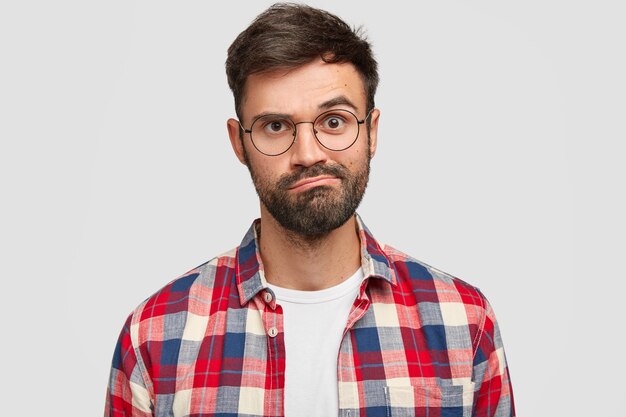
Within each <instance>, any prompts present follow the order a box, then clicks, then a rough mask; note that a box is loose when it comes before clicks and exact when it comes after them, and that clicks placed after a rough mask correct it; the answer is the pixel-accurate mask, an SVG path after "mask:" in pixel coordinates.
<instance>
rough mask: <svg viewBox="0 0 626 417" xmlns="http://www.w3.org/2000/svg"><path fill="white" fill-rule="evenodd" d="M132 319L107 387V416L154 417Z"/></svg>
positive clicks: (123, 334) (122, 335)
mask: <svg viewBox="0 0 626 417" xmlns="http://www.w3.org/2000/svg"><path fill="white" fill-rule="evenodd" d="M131 319H132V315H131V316H130V317H129V318H128V320H127V321H126V324H125V325H124V328H123V329H122V332H121V333H120V336H119V339H118V341H117V344H116V346H115V352H114V354H113V361H112V364H111V374H110V377H109V385H108V387H107V396H106V403H105V409H104V416H105V417H147V416H153V415H154V413H153V410H154V406H153V405H154V402H153V401H152V397H151V395H150V391H149V389H148V388H147V386H148V384H146V382H145V380H144V377H143V373H142V370H141V369H140V366H139V362H138V360H137V354H136V352H135V348H134V346H133V341H132V338H131V331H130V328H131Z"/></svg>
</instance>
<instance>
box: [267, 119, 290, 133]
mask: <svg viewBox="0 0 626 417" xmlns="http://www.w3.org/2000/svg"><path fill="white" fill-rule="evenodd" d="M262 127H263V131H264V132H265V133H266V134H270V135H275V134H278V133H285V132H288V131H290V130H292V128H291V123H289V121H288V120H285V119H267V120H264V121H263V124H262Z"/></svg>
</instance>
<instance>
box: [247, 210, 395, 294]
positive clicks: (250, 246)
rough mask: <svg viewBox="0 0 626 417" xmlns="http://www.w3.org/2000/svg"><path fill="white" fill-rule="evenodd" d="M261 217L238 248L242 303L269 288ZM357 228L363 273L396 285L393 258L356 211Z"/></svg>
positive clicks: (365, 276) (368, 276) (253, 224)
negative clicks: (261, 243) (262, 251)
mask: <svg viewBox="0 0 626 417" xmlns="http://www.w3.org/2000/svg"><path fill="white" fill-rule="evenodd" d="M260 222H261V220H260V219H256V220H255V221H254V222H253V223H252V225H251V226H250V228H249V229H248V232H247V233H246V235H245V236H244V238H243V240H242V241H241V244H240V245H239V247H238V248H237V255H236V271H235V273H236V278H237V290H238V291H239V301H240V302H241V305H242V306H243V305H244V304H246V303H247V302H248V301H250V300H251V299H252V298H253V297H254V296H255V295H256V294H257V293H258V292H259V291H261V290H263V289H264V288H267V281H266V280H265V274H264V272H263V261H262V260H261V256H260V254H259V246H258V240H257V239H258V236H257V226H258V225H259V224H260ZM356 224H357V231H358V234H359V240H360V242H361V268H362V269H363V276H364V278H365V279H367V278H378V279H382V280H385V281H387V282H389V283H390V284H391V285H393V286H395V285H396V275H395V272H394V270H393V266H392V265H391V261H390V260H389V258H388V257H387V255H386V254H385V252H384V251H383V249H382V248H381V246H380V245H379V243H378V242H377V241H376V239H374V237H373V236H372V234H371V233H370V231H369V229H368V228H367V227H366V226H365V224H364V223H363V221H362V220H361V217H360V216H359V215H358V214H356Z"/></svg>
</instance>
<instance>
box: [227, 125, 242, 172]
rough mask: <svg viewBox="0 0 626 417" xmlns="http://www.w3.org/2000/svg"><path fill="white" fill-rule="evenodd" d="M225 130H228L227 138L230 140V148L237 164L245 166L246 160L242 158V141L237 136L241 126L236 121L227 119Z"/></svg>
mask: <svg viewBox="0 0 626 417" xmlns="http://www.w3.org/2000/svg"><path fill="white" fill-rule="evenodd" d="M226 128H227V129H228V137H229V138H230V146H232V147H233V151H234V152H235V155H236V156H237V159H239V162H241V163H242V164H244V165H246V158H245V156H244V149H243V140H242V139H241V136H240V135H239V132H240V129H241V126H240V125H239V121H237V120H236V119H228V121H227V122H226Z"/></svg>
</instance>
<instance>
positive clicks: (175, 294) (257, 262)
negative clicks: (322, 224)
mask: <svg viewBox="0 0 626 417" xmlns="http://www.w3.org/2000/svg"><path fill="white" fill-rule="evenodd" d="M257 224H258V220H257V222H255V223H254V224H253V225H252V227H251V228H250V230H249V231H248V233H247V234H246V236H245V237H244V239H243V241H242V243H241V245H240V246H239V247H238V248H236V249H235V250H233V251H231V252H228V253H226V254H224V255H222V256H219V257H217V258H214V259H212V260H211V261H209V262H207V263H205V264H203V265H201V266H199V267H197V268H195V269H194V270H192V271H189V272H188V273H186V274H184V275H183V276H181V277H180V278H178V279H176V280H174V281H172V282H170V283H169V284H168V285H166V286H165V287H163V288H162V289H161V290H160V291H158V292H157V293H156V294H154V295H152V296H151V297H150V298H148V299H147V300H146V301H144V302H143V303H142V304H141V305H140V306H139V307H138V308H137V309H136V310H135V311H134V312H133V313H132V314H131V315H130V316H129V318H128V320H127V322H126V324H125V325H124V327H123V329H122V332H121V335H120V337H119V340H118V343H117V346H116V348H115V353H114V357H113V364H112V368H111V375H110V381H109V386H108V390H107V400H106V406H105V416H109V417H122V416H133V417H144V416H193V417H199V416H206V417H209V416H223V417H226V416H250V417H252V416H283V415H284V413H283V403H284V386H285V344H284V334H283V315H282V308H281V306H280V305H278V304H277V303H276V300H275V297H274V296H273V293H272V292H271V290H270V289H269V288H268V286H267V281H266V279H265V277H264V274H263V264H262V262H261V258H260V256H259V249H258V242H257V235H256V225H257ZM357 224H358V232H359V237H360V241H361V263H362V268H363V272H364V276H365V279H364V280H363V282H362V284H361V287H360V290H359V295H358V297H357V299H356V300H355V301H354V304H353V306H352V309H351V312H350V313H349V316H348V323H347V325H346V328H345V330H344V334H343V339H342V342H341V347H340V350H339V352H338V357H337V388H338V394H339V410H338V415H339V416H341V417H356V416H368V417H370V416H385V417H386V416H429V417H444V416H446V417H455V416H464V417H470V416H476V417H512V416H514V415H515V412H514V407H513V396H512V390H511V384H510V380H509V372H508V368H507V365H506V360H505V355H504V350H503V346H502V340H501V338H500V333H499V331H498V326H497V323H496V319H495V316H494V313H493V310H492V309H491V307H490V305H489V303H488V302H487V300H486V299H485V297H484V296H483V295H482V293H481V292H480V291H479V290H478V289H477V288H475V287H473V286H470V285H468V284H467V283H465V282H463V281H461V280H459V279H457V278H454V277H452V276H450V275H448V274H445V273H443V272H441V271H439V270H437V269H434V268H432V267H430V266H428V265H425V264H423V263H421V262H419V261H417V260H415V259H412V258H410V257H408V256H407V255H405V254H403V253H401V252H399V251H397V250H395V249H393V248H390V247H388V246H381V245H380V244H379V243H378V242H377V241H376V240H374V238H373V237H372V235H371V234H370V232H369V230H368V229H367V228H366V227H365V226H364V225H363V223H362V221H361V219H360V218H359V217H358V216H357ZM311 360H315V358H314V357H312V358H311ZM289 417H300V416H289Z"/></svg>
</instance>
